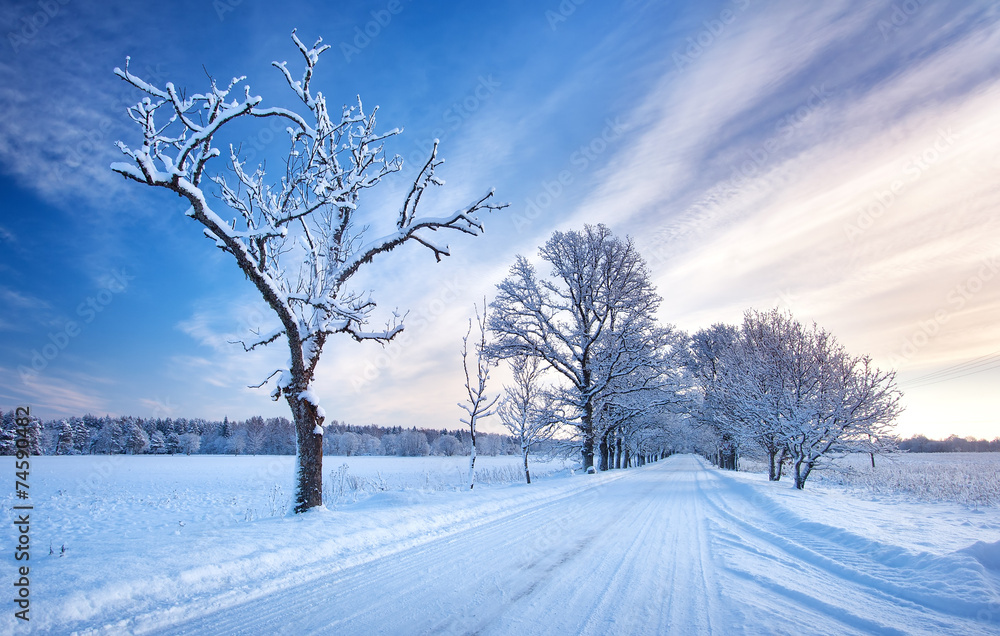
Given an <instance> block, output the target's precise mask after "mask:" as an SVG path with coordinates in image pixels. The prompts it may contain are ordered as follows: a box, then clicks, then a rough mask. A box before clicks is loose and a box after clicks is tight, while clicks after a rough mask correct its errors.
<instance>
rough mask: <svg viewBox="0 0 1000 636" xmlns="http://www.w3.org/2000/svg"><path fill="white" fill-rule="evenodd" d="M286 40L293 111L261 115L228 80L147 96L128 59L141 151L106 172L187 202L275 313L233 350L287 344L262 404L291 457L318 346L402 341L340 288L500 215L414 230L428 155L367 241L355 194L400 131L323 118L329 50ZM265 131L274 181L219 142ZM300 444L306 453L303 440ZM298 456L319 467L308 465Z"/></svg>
mask: <svg viewBox="0 0 1000 636" xmlns="http://www.w3.org/2000/svg"><path fill="white" fill-rule="evenodd" d="M291 38H292V42H293V43H294V45H295V47H296V48H297V50H298V51H299V53H300V54H301V56H302V60H303V64H304V70H303V72H302V75H301V76H300V77H299V78H298V79H296V78H295V77H294V76H293V75H292V72H291V71H290V70H289V68H288V63H287V62H274V63H273V64H272V65H273V66H274V67H275V68H276V69H277V70H278V71H279V72H280V73H281V74H282V76H283V77H284V79H285V81H286V82H287V84H288V86H289V88H290V89H291V91H292V92H293V94H294V95H295V96H296V98H297V100H298V102H300V103H301V106H298V107H296V108H291V109H290V108H280V107H273V106H267V107H266V106H263V105H262V103H263V98H261V97H259V96H255V95H253V93H252V92H251V90H250V87H249V86H248V85H247V84H246V83H245V78H244V77H235V78H233V79H232V80H231V81H229V82H228V83H227V84H225V86H224V87H220V85H219V84H217V83H216V82H215V80H211V79H210V82H209V87H208V90H207V91H205V92H203V93H193V94H186V93H185V92H184V91H178V89H177V88H176V87H175V86H174V85H173V84H171V83H166V84H164V85H163V86H162V87H161V86H156V85H154V84H153V83H150V82H147V81H145V80H144V79H142V78H140V77H138V76H137V75H135V74H134V73H133V72H132V71H131V70H130V69H129V64H128V62H129V60H128V58H126V64H125V68H124V69H121V68H116V69H115V74H117V75H118V76H119V77H120V78H122V80H123V81H125V82H127V83H129V84H131V85H132V86H134V87H135V88H136V89H138V90H139V91H140V93H142V97H141V99H140V100H139V101H138V102H137V103H136V104H135V105H134V106H132V107H130V108H129V109H128V116H129V118H130V119H131V120H132V121H133V122H134V123H135V125H136V126H137V127H138V129H139V133H140V137H141V139H139V140H138V141H136V142H134V143H132V144H131V145H130V144H126V143H125V142H122V141H119V142H118V144H117V145H118V148H119V149H120V150H121V152H122V154H123V155H124V156H125V157H126V159H127V160H126V161H122V162H116V163H114V164H112V166H111V169H112V170H113V171H115V172H117V173H118V174H121V175H122V176H123V177H125V178H126V179H131V180H133V181H136V182H139V183H142V184H145V185H148V186H153V187H158V188H163V189H166V190H170V191H172V192H175V193H176V194H178V195H180V196H181V197H183V198H184V199H186V201H187V202H188V204H189V205H190V208H189V210H188V211H187V213H186V214H187V215H188V216H190V217H191V218H192V219H194V220H195V221H196V222H198V223H199V224H200V225H201V226H202V231H203V233H204V234H205V236H206V237H207V238H209V239H210V240H211V241H212V242H213V243H215V245H216V246H217V247H218V248H220V249H222V250H223V251H225V252H226V253H227V254H230V255H232V257H233V259H234V260H235V261H236V264H237V266H238V267H239V268H240V270H241V271H242V272H243V273H244V274H245V275H246V277H247V279H248V280H249V281H250V282H251V283H252V284H253V285H254V286H255V287H256V288H257V290H258V291H259V292H260V294H261V297H262V298H263V299H264V300H265V301H266V302H267V304H268V306H269V307H270V308H271V309H272V310H273V311H274V313H275V316H276V317H277V319H278V322H279V325H278V327H277V328H276V329H275V330H274V331H271V332H268V333H267V334H265V335H263V336H258V337H256V338H254V339H252V340H251V341H250V342H242V343H241V344H242V345H243V347H244V349H246V350H248V351H250V350H254V349H256V348H258V347H262V346H266V345H269V344H272V343H274V342H276V341H277V340H278V339H280V338H281V337H282V336H284V338H285V340H287V343H288V346H289V352H290V361H289V364H288V369H287V370H286V372H285V373H283V374H282V379H281V380H280V381H279V382H278V384H277V386H276V387H275V392H274V393H272V396H274V397H275V398H277V397H280V396H281V395H284V396H285V397H286V399H287V400H288V401H289V404H290V405H291V406H292V411H293V414H294V415H295V417H296V427H297V430H299V429H300V430H299V433H300V440H299V441H300V444H301V443H305V442H303V440H304V439H305V438H308V437H309V436H310V435H313V434H314V433H313V431H314V430H318V431H319V432H320V433H321V432H322V428H321V427H320V426H319V425H318V424H316V422H317V421H320V422H321V420H322V418H321V417H319V416H318V415H317V414H318V413H320V412H321V409H320V408H319V406H318V404H316V403H315V400H306V399H305V398H302V397H301V396H304V395H308V396H312V397H314V396H313V394H312V393H310V389H309V386H310V383H311V382H312V378H313V373H314V371H315V368H316V364H317V363H318V361H319V357H320V354H321V353H322V350H323V346H324V344H325V342H326V339H327V337H328V336H331V335H333V334H346V335H348V336H350V337H351V338H353V339H355V340H358V341H366V340H374V341H378V342H381V343H385V342H388V341H390V340H392V339H393V338H395V337H396V336H397V335H398V334H399V333H400V332H401V331H402V330H403V322H402V318H401V317H400V316H399V314H398V313H396V312H393V313H392V316H391V318H390V319H389V320H387V321H386V322H385V325H384V327H383V328H381V329H379V328H376V329H372V328H371V327H370V326H369V323H370V322H371V321H372V317H373V312H374V311H375V309H376V303H375V301H374V299H373V298H372V296H371V294H370V293H368V292H364V293H362V292H356V291H352V290H350V289H348V288H347V284H348V282H349V280H350V278H351V277H352V276H353V275H354V274H355V273H357V271H358V270H359V269H360V268H361V267H362V266H364V265H366V264H368V263H371V262H372V261H373V259H374V258H375V257H377V256H378V255H380V254H384V253H387V252H390V251H392V250H393V249H395V248H396V247H399V246H400V245H402V244H404V243H407V242H413V243H414V244H417V245H423V246H424V247H426V248H427V249H429V250H430V251H431V252H432V253H433V255H434V257H435V258H436V259H437V260H440V259H441V258H442V257H443V256H448V255H449V254H450V253H451V252H450V249H449V247H448V245H447V244H446V243H444V242H442V241H441V240H440V239H437V238H435V233H437V232H438V231H442V230H453V231H456V232H459V233H462V234H468V235H471V236H479V235H481V234H482V233H483V231H484V224H483V219H482V214H483V213H484V212H490V211H492V210H499V209H502V208H504V207H506V204H502V203H497V202H496V201H494V199H493V196H494V193H493V191H492V190H490V191H488V192H487V193H486V194H484V195H483V196H481V197H478V198H476V199H475V200H474V201H472V202H471V203H470V204H469V205H467V206H465V207H463V208H461V209H459V210H457V211H455V212H452V213H450V214H445V215H443V216H422V215H421V214H420V213H419V211H420V210H421V209H422V208H420V207H419V206H420V204H421V202H422V200H423V194H424V193H425V191H426V189H427V188H428V187H429V186H431V185H443V183H444V181H443V180H441V179H440V178H438V177H437V176H435V174H434V172H435V168H437V167H438V166H439V165H440V164H441V163H442V160H441V159H438V157H437V144H435V146H434V150H433V151H432V153H431V156H430V158H429V159H428V161H427V163H426V164H425V165H424V166H423V168H422V169H421V171H420V173H419V174H418V176H417V177H416V179H415V181H414V183H413V186H412V188H410V191H409V194H408V195H407V197H406V198H405V200H404V202H403V205H402V207H401V209H400V212H399V216H398V219H397V220H396V223H395V228H394V230H393V231H391V232H390V233H388V234H385V235H383V236H375V237H372V236H370V235H369V232H370V228H371V227H372V226H373V217H372V216H371V212H367V211H366V209H365V207H364V205H363V202H362V199H363V196H364V193H365V191H366V190H368V189H369V188H373V187H375V186H377V185H379V184H380V183H381V181H382V179H383V178H385V177H388V176H389V175H391V174H392V173H395V172H398V171H399V170H400V169H401V168H402V159H401V158H400V157H399V156H392V157H387V156H386V154H385V150H384V142H385V140H387V139H389V138H390V137H393V136H395V135H397V134H399V132H400V131H399V130H398V129H392V130H389V131H387V132H379V131H378V130H377V127H376V117H375V116H376V113H377V112H378V108H377V107H376V108H373V109H372V110H371V111H366V110H365V108H364V105H363V103H362V101H361V98H360V97H357V98H356V100H355V103H354V104H352V105H350V106H344V107H343V108H342V109H340V110H339V111H336V114H331V111H330V108H329V106H328V103H327V100H326V97H325V96H324V94H323V93H322V92H320V91H317V90H315V87H314V82H315V80H316V75H315V71H316V66H317V64H318V62H319V59H320V57H321V56H322V54H323V53H324V52H325V51H327V50H328V49H329V46H328V45H324V44H322V39H318V40H316V42H315V43H314V44H313V45H312V46H311V47H310V46H306V45H305V44H304V43H303V42H302V40H301V39H299V37H298V35H297V34H296V32H295V31H293V32H292V35H291ZM271 117H278V118H281V119H283V120H285V121H286V122H287V124H288V126H287V128H286V129H285V130H286V133H287V144H288V146H287V155H286V157H285V160H284V165H283V170H281V171H279V172H278V173H277V174H275V172H274V171H271V172H270V173H269V172H268V171H267V170H265V168H264V166H263V165H256V166H253V165H248V164H247V162H246V161H245V160H244V159H242V158H241V155H240V147H239V146H238V145H234V144H232V143H227V142H226V141H225V140H224V139H223V134H224V133H228V131H229V128H230V127H229V123H230V122H233V121H236V120H241V119H243V120H246V121H252V120H255V119H262V118H271ZM220 148H221V149H222V150H220ZM223 150H224V151H225V153H224V154H225V159H224V160H220V161H222V162H223V163H224V166H219V167H224V168H227V169H228V170H225V169H223V170H219V169H218V168H216V169H215V170H211V168H212V166H214V165H215V163H217V162H213V160H215V159H217V158H220V157H222V156H223ZM213 196H214V197H215V198H214V199H213ZM210 201H211V202H210ZM387 220H388V219H387ZM390 225H391V222H390ZM307 420H308V422H309V424H308V425H307V424H305V423H304V422H306V421H307ZM300 424H301V426H300ZM320 433H316V434H317V435H318V434H320ZM309 443H310V444H313V445H315V440H312V441H310V442H309ZM301 450H302V447H301V446H300V451H301ZM310 452H312V453H313V456H315V457H316V458H319V457H321V455H319V454H318V451H310ZM300 456H302V453H301V452H300ZM309 461H312V460H309ZM309 470H310V471H315V470H316V468H315V467H310V468H309ZM317 483H319V478H318V477H316V478H314V479H313V480H312V482H311V484H310V485H309V487H308V489H309V490H310V493H311V494H308V495H303V497H305V499H302V498H299V499H297V501H299V503H301V504H302V505H303V506H304V507H310V506H312V505H318V504H316V503H315V502H316V501H321V499H320V498H319V494H318V493H317V492H315V491H316V489H317V488H316V484H317ZM307 501H308V503H304V502H307ZM303 509H304V508H303Z"/></svg>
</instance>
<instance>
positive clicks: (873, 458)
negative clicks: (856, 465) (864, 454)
mask: <svg viewBox="0 0 1000 636" xmlns="http://www.w3.org/2000/svg"><path fill="white" fill-rule="evenodd" d="M868 454H869V455H871V458H872V468H875V453H868Z"/></svg>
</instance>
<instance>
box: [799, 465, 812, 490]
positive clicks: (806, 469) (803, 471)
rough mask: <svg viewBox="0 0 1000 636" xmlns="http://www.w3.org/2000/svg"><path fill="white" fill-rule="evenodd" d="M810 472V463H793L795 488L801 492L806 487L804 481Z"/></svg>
mask: <svg viewBox="0 0 1000 636" xmlns="http://www.w3.org/2000/svg"><path fill="white" fill-rule="evenodd" d="M811 472H812V462H810V461H806V460H803V459H800V460H798V461H797V462H795V487H796V488H798V489H799V490H802V489H804V488H805V487H806V479H808V478H809V473H811Z"/></svg>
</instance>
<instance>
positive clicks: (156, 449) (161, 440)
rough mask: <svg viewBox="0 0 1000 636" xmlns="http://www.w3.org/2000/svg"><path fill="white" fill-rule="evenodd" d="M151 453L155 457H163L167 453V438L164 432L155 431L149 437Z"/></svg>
mask: <svg viewBox="0 0 1000 636" xmlns="http://www.w3.org/2000/svg"><path fill="white" fill-rule="evenodd" d="M149 452H150V453H151V454H153V455H162V454H163V453H165V452H167V437H166V436H165V435H164V434H163V431H153V434H152V435H150V436H149Z"/></svg>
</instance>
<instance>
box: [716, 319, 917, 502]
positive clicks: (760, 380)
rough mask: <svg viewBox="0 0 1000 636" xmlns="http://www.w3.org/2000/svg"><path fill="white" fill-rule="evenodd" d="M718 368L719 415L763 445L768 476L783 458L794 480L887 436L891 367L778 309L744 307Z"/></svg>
mask: <svg viewBox="0 0 1000 636" xmlns="http://www.w3.org/2000/svg"><path fill="white" fill-rule="evenodd" d="M720 368H721V373H720V375H719V378H718V380H717V384H716V387H717V389H718V391H719V399H718V405H717V406H718V419H719V420H720V421H721V422H722V423H723V426H725V427H728V429H729V430H730V431H734V432H737V433H738V434H739V435H741V436H742V437H743V439H746V440H748V441H752V442H754V443H756V444H757V445H758V446H760V447H761V448H763V449H764V451H765V452H766V453H767V456H768V460H769V470H768V477H769V479H771V480H772V481H777V480H779V479H780V478H781V472H782V466H783V464H784V462H785V461H786V460H788V461H790V462H791V463H792V466H793V469H794V477H795V487H796V488H804V487H805V483H806V480H807V479H808V477H809V474H810V473H811V472H812V470H813V469H815V468H817V467H819V466H820V465H821V463H822V462H823V461H824V460H825V459H828V458H829V457H830V456H832V455H835V454H838V453H845V452H852V451H855V452H857V451H861V452H869V450H870V448H871V446H870V444H871V440H872V439H887V438H889V437H890V430H891V427H892V425H893V423H894V421H895V419H896V417H897V416H898V415H899V413H900V412H901V406H900V399H901V393H900V391H899V390H898V388H897V387H896V384H895V373H894V372H884V371H881V370H879V369H877V368H875V367H874V366H873V365H872V362H871V359H870V358H869V357H867V356H860V357H855V356H851V355H850V354H848V353H847V351H846V350H845V349H844V348H843V347H842V346H841V345H840V344H839V343H838V342H837V340H836V338H834V336H833V335H832V334H830V333H829V332H827V331H825V330H823V329H821V328H819V327H818V326H817V325H815V324H814V325H812V326H811V327H805V326H803V325H802V324H801V323H800V322H798V321H797V320H795V319H794V318H793V317H792V316H791V314H787V313H783V312H780V311H778V310H777V309H772V310H770V311H766V312H761V311H755V310H749V311H747V312H746V314H745V315H744V319H743V324H742V326H741V329H740V333H739V338H738V339H737V340H736V341H735V342H734V343H733V344H732V346H731V347H729V348H728V349H727V350H726V352H725V353H724V354H723V356H722V363H721V365H720Z"/></svg>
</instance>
